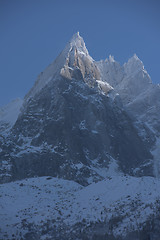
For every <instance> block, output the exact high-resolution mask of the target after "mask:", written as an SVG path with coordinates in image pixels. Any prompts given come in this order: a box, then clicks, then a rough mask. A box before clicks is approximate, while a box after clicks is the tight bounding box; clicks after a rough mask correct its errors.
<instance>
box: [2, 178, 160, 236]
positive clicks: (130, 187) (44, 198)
mask: <svg viewBox="0 0 160 240" xmlns="http://www.w3.org/2000/svg"><path fill="white" fill-rule="evenodd" d="M0 190H1V191H0V192H1V201H0V205H1V215H0V218H1V219H0V221H1V232H0V238H1V239H11V238H15V239H17V240H18V239H30V240H31V239H37V240H38V239H39V240H40V239H66V238H67V239H83V236H85V237H88V238H87V239H94V238H93V236H94V235H96V234H97V235H98V234H99V235H100V236H103V235H105V234H109V235H114V236H115V238H114V239H121V237H122V236H123V239H124V238H125V236H126V235H127V234H128V233H129V232H132V231H136V230H138V231H139V232H141V231H142V230H143V228H144V227H145V225H146V221H147V219H149V218H150V217H152V218H153V216H154V217H155V218H156V216H157V214H158V212H157V209H158V208H159V207H160V202H159V200H158V199H159V198H160V181H159V180H156V179H155V178H152V177H143V178H135V177H130V176H112V177H109V178H106V179H105V180H104V181H100V182H98V183H96V184H95V183H93V184H91V185H89V186H88V187H82V186H81V185H79V184H77V183H75V182H73V181H67V180H61V179H57V178H52V177H41V178H31V179H25V180H23V181H17V182H12V183H6V184H2V185H1V186H0ZM2 197H3V198H2ZM97 223H99V226H98V227H99V228H98V227H95V226H96V224H97ZM79 227H80V228H81V231H79ZM60 229H61V230H60ZM27 237H28V238H27ZM98 239H101V238H98ZM130 239H131V238H130ZM136 239H137V238H136Z"/></svg>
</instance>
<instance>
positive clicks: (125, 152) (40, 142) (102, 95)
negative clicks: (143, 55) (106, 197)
mask: <svg viewBox="0 0 160 240" xmlns="http://www.w3.org/2000/svg"><path fill="white" fill-rule="evenodd" d="M110 62H111V59H110ZM110 62H108V64H110ZM112 64H114V66H115V67H116V68H117V65H115V62H114V61H112ZM128 71H131V70H128ZM112 85H113V84H112ZM113 87H115V86H113ZM115 89H116V88H115ZM110 91H113V88H112V87H111V86H110V85H109V84H108V83H106V82H105V81H104V79H102V78H101V72H100V69H99V67H98V64H97V63H96V62H95V61H94V60H93V59H92V58H91V57H90V56H89V54H88V51H87V49H86V47H85V43H84V41H83V39H82V38H81V37H80V36H79V34H78V33H77V34H75V35H74V36H73V37H72V39H71V41H70V42H69V43H68V44H67V45H66V47H65V49H64V50H63V51H62V52H61V54H60V55H59V56H58V57H57V59H56V60H55V61H54V62H53V63H52V64H51V65H50V66H49V67H48V68H47V69H46V70H45V71H44V72H43V73H41V75H40V76H39V77H38V80H37V81H36V83H35V85H34V86H33V88H32V89H31V90H30V92H29V93H28V94H27V95H26V97H25V100H24V104H23V108H22V110H21V114H20V115H19V117H18V119H17V121H16V123H15V124H14V126H13V128H12V130H11V134H10V136H9V137H8V139H7V144H2V151H1V153H0V154H1V158H3V160H4V161H8V159H9V162H10V164H11V167H10V169H9V173H8V174H10V179H11V180H15V179H23V178H25V177H33V176H43V175H51V176H58V177H62V178H65V179H72V180H75V181H77V182H79V183H81V184H82V185H87V184H89V183H90V182H92V181H98V180H100V179H102V178H103V177H105V176H107V170H108V166H109V164H110V162H111V161H116V164H117V165H118V168H119V171H122V172H124V173H128V174H131V175H135V174H136V175H139V176H140V175H144V174H149V175H152V174H153V170H152V167H151V166H152V155H151V153H150V152H149V151H148V148H147V147H148V146H147V144H146V143H145V142H144V141H143V140H142V139H141V137H140V136H139V135H138V132H137V129H136V128H135V127H134V125H133V122H132V120H131V118H130V117H129V116H128V114H127V112H126V111H125V110H124V109H123V107H122V106H121V104H120V101H121V100H120V98H118V97H114V98H111V97H109V95H108V93H109V92H110ZM146 163H149V164H146ZM102 169H104V170H105V172H106V173H105V174H102V173H101V170H102ZM135 169H136V170H135ZM138 169H139V170H138ZM3 176H5V173H4V175H3ZM3 181H5V178H4V180H3Z"/></svg>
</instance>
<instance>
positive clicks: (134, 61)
mask: <svg viewBox="0 0 160 240" xmlns="http://www.w3.org/2000/svg"><path fill="white" fill-rule="evenodd" d="M124 69H125V72H126V73H127V75H132V74H135V73H137V72H138V71H142V70H144V64H143V62H142V61H141V60H140V59H139V57H138V56H137V55H136V54H134V55H133V56H132V57H131V58H130V59H129V60H128V62H127V63H125V64H124Z"/></svg>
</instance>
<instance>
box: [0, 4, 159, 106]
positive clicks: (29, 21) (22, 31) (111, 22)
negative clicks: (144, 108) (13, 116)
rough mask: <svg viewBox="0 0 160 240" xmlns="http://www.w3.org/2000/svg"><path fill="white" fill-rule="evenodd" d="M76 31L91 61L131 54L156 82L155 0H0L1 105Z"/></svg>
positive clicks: (28, 85) (21, 91)
mask: <svg viewBox="0 0 160 240" xmlns="http://www.w3.org/2000/svg"><path fill="white" fill-rule="evenodd" d="M77 31H79V32H80V35H81V36H82V37H83V38H84V41H85V43H86V46H87V48H88V50H89V53H90V55H91V56H92V57H93V58H94V59H95V60H100V59H105V58H106V57H108V56H109V54H111V55H113V56H114V57H115V60H117V61H119V62H120V63H121V64H123V63H124V62H126V61H127V60H128V58H130V57H131V56H132V55H133V54H134V53H136V54H137V55H138V56H139V58H140V59H141V60H142V61H143V63H144V66H145V68H146V70H147V71H148V73H149V74H150V76H151V78H152V81H153V82H154V83H160V77H159V68H160V60H159V56H160V1H159V0H144V1H143V0H117V1H116V0H110V1H109V0H43V1H42V0H0V36H1V37H0V81H1V82H0V83H1V87H0V106H1V105H3V104H6V103H8V102H9V101H11V100H12V99H14V98H16V97H21V98H23V97H24V95H25V94H26V93H27V92H28V91H29V89H30V88H31V87H32V86H33V84H34V82H35V80H36V77H37V75H38V74H39V73H40V72H41V71H43V70H44V68H45V67H46V66H47V65H49V64H50V63H51V62H52V61H53V60H54V59H55V58H56V56H57V55H58V54H59V53H60V52H61V50H63V48H64V47H65V45H66V43H67V42H68V41H69V39H70V38H71V37H72V35H73V34H74V33H75V32H77Z"/></svg>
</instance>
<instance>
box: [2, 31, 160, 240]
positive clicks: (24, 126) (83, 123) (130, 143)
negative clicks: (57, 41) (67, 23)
mask: <svg viewBox="0 0 160 240" xmlns="http://www.w3.org/2000/svg"><path fill="white" fill-rule="evenodd" d="M159 106H160V99H159V85H154V84H153V83H152V82H151V78H150V77H149V75H148V73H147V72H146V70H145V69H144V66H143V63H142V62H141V61H140V59H139V58H138V57H137V56H136V55H134V56H133V57H132V58H131V59H129V60H128V62H127V63H125V64H124V65H123V66H121V65H120V64H119V63H117V62H116V61H115V60H114V58H113V57H112V56H109V59H106V60H105V61H103V60H101V61H99V62H96V61H94V59H93V58H92V57H91V56H90V55H89V53H88V50H87V48H86V46H85V43H84V40H83V38H82V37H81V36H80V35H79V33H76V34H75V35H73V37H72V39H71V40H70V41H69V42H68V43H67V45H66V47H65V48H64V50H63V51H62V52H61V53H60V55H59V56H58V57H57V58H56V59H55V61H54V62H53V63H51V64H50V65H49V66H48V67H47V68H46V69H45V70H44V71H43V72H41V73H40V75H39V76H38V78H37V80H36V82H35V84H34V86H33V87H32V88H31V90H30V91H29V92H28V93H27V94H26V96H25V97H24V100H23V101H22V100H16V101H14V102H13V103H12V104H11V105H8V106H7V107H4V108H3V109H2V110H1V112H0V119H1V120H0V123H3V124H6V125H3V124H1V126H2V127H1V133H0V134H1V135H0V160H1V166H0V180H1V183H2V184H1V189H2V193H3V194H4V196H3V201H2V208H3V216H4V217H5V221H4V224H3V230H1V235H2V238H4V239H7V238H8V237H9V238H10V237H11V236H12V234H13V238H14V237H15V236H16V239H20V238H21V236H22V239H53V238H54V239H66V236H67V233H68V234H69V235H68V239H126V240H127V239H136V237H135V238H134V236H138V235H136V234H140V233H139V232H140V231H141V234H142V235H144V234H145V228H146V226H148V225H147V224H149V229H150V230H149V231H150V232H151V233H153V235H154V236H155V238H153V239H154V240H156V236H157V234H159V232H158V231H157V232H156V231H153V229H151V221H157V222H156V224H159V221H160V219H159V218H158V216H157V215H156V211H157V209H158V207H159V201H157V199H158V198H159V196H160V193H159V191H158V192H157V193H155V192H156V188H157V186H158V184H159V180H158V179H155V176H156V177H158V176H159V172H160V170H159V169H160V168H159V166H160V161H159V144H160V141H159V119H160V118H159V111H157V109H158V108H159ZM3 126H7V128H4V127H3ZM4 129H7V131H4ZM7 182H8V183H7ZM138 186H140V188H138ZM146 186H149V189H150V190H149V191H148V190H147V187H146ZM53 188H54V191H53ZM6 189H10V190H6ZM11 189H14V191H12V190H11ZM100 189H101V190H100ZM114 189H115V190H114ZM122 189H123V191H122ZM133 189H135V190H134V192H133ZM37 190H38V191H37ZM8 191H9V192H8ZM60 192H61V193H60ZM48 193H52V194H51V195H50V194H48ZM5 194H6V195H5ZM27 194H29V196H27ZM18 195H20V197H18ZM34 195H35V197H33V198H34V199H35V200H33V199H32V196H34ZM109 195H111V196H110V201H109V200H107V199H108V197H109ZM150 196H152V197H150ZM43 197H45V199H46V200H44V201H43V200H42V199H43ZM12 199H14V203H15V205H16V206H17V207H16V208H15V211H12V213H13V214H12V217H11V218H8V216H9V215H10V214H9V213H8V210H7V209H8V206H9V205H11V206H12ZM25 199H28V200H27V202H25ZM51 199H53V202H52V200H51ZM32 201H34V202H35V204H33V203H32ZM45 201H46V202H45ZM85 201H86V203H85ZM117 202H119V204H118V207H117V206H116V205H117ZM7 203H8V205H7ZM40 203H41V204H40ZM46 203H47V205H46ZM39 204H40V205H39ZM50 204H51V205H50ZM19 205H20V206H19ZM97 205H98V206H99V208H98V209H97ZM125 205H126V206H127V207H125ZM154 205H156V208H155V209H153V206H154ZM18 206H19V207H18ZM72 206H74V207H73V208H72ZM77 207H78V208H79V210H78V211H77V210H76V208H77ZM11 208H13V206H12V207H11ZM37 209H38V210H37ZM49 209H50V210H49ZM64 209H66V210H64ZM85 209H86V210H85ZM96 209H97V210H96ZM123 209H124V211H123ZM133 209H135V210H136V212H135V213H133V212H134V210H133ZM41 210H42V211H41ZM55 211H56V212H57V213H58V215H57V214H56V213H55ZM87 211H89V213H87ZM94 211H95V215H94V214H93V213H92V212H94ZM49 212H50V214H49ZM143 212H144V213H143ZM140 213H141V214H142V215H143V216H144V218H142V219H140V220H138V216H139V214H140ZM53 216H56V217H53ZM82 216H83V217H82ZM151 216H152V217H151ZM121 218H122V221H121ZM29 219H31V220H29ZM36 219H40V221H41V222H40V221H37V220H36ZM155 219H157V220H155ZM127 221H129V224H127V223H126V222H127ZM131 222H132V223H133V224H131ZM156 224H155V227H156V226H157V225H156ZM53 225H54V226H55V232H54V231H53V230H51V229H52V227H53ZM14 226H15V229H16V230H13V229H14ZM71 226H72V228H71ZM109 226H110V227H109ZM158 226H159V225H158ZM61 228H62V229H63V231H62V232H61V233H60V229H61ZM42 229H43V231H44V232H43V233H42ZM82 229H83V231H82ZM81 231H82V232H83V233H84V234H82V232H81ZM136 231H138V233H137V232H136ZM16 232H17V233H16ZM90 232H93V234H90ZM27 234H28V235H27ZM129 234H131V235H129ZM146 234H148V233H146ZM149 234H150V233H149ZM5 236H6V237H5ZM82 236H83V237H82ZM132 236H133V238H131V237H132ZM148 236H149V235H146V238H147V237H148ZM137 239H138V238H137ZM141 239H142V238H141Z"/></svg>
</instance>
